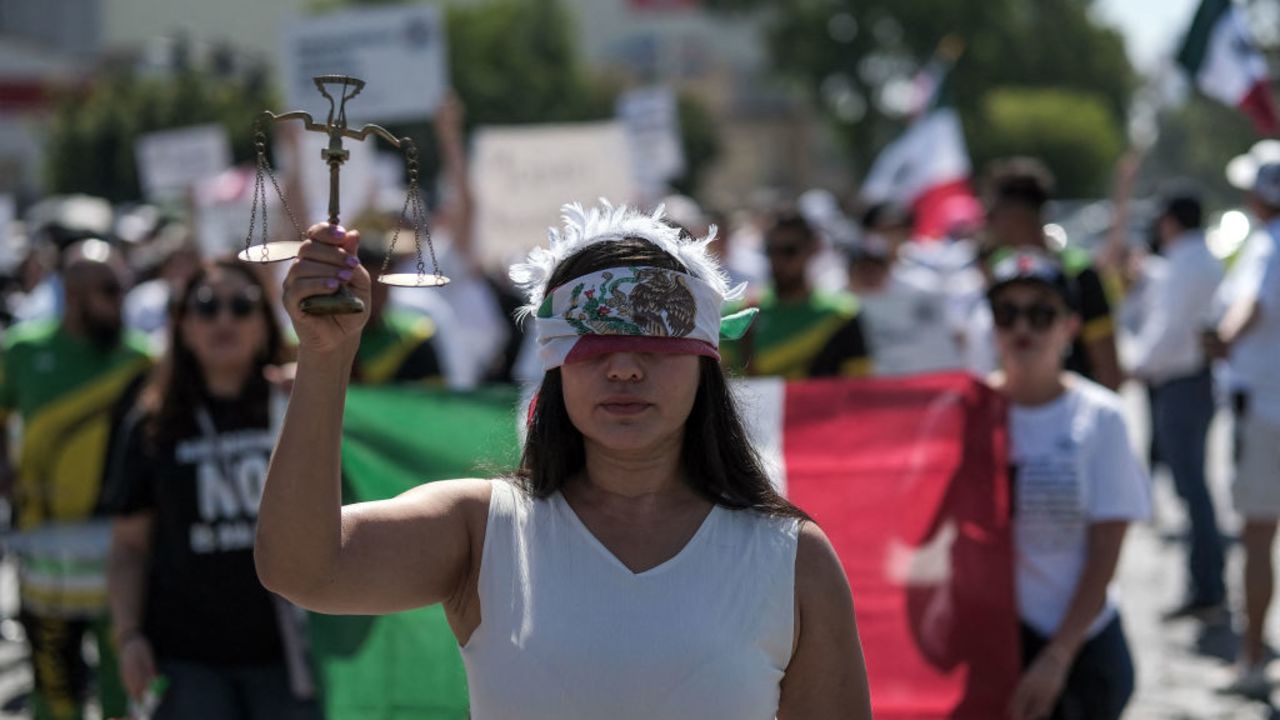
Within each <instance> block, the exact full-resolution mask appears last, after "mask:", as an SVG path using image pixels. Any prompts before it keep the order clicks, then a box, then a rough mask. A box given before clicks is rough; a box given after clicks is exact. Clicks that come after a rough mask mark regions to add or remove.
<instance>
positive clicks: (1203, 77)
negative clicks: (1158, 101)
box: [1178, 0, 1280, 135]
mask: <svg viewBox="0 0 1280 720" xmlns="http://www.w3.org/2000/svg"><path fill="white" fill-rule="evenodd" d="M1178 64H1179V65H1181V66H1182V67H1183V68H1184V69H1185V70H1186V71H1187V73H1188V74H1189V75H1190V76H1191V79H1192V80H1193V81H1194V82H1195V85H1196V87H1197V88H1199V89H1200V91H1201V92H1203V93H1204V94H1205V95H1208V96H1209V97H1211V98H1213V99H1215V100H1218V101H1220V102H1223V103H1226V104H1227V105H1231V106H1233V107H1238V108H1240V110H1241V111H1242V112H1244V113H1245V114H1246V115H1248V116H1249V118H1250V119H1251V120H1253V124H1254V126H1255V127H1257V129H1258V132H1259V133H1262V134H1263V135H1274V134H1275V133H1276V132H1277V130H1280V123H1278V122H1277V117H1276V109H1275V103H1274V101H1273V99H1272V95H1271V80H1270V73H1269V72H1268V69H1267V59H1266V57H1265V56H1263V54H1262V53H1261V52H1260V51H1259V50H1258V46H1257V44H1256V43H1255V42H1254V40H1253V34H1252V33H1251V32H1250V31H1249V24H1248V19H1247V17H1246V16H1245V14H1244V11H1243V10H1242V9H1241V8H1240V7H1238V6H1237V5H1236V4H1235V3H1234V2H1233V0H1202V2H1201V3H1200V7H1199V9H1197V10H1196V14H1195V17H1194V18H1193V19H1192V21H1191V27H1190V28H1189V29H1188V30H1187V35H1186V38H1185V39H1184V40H1183V42H1182V47H1181V49H1180V50H1179V51H1178Z"/></svg>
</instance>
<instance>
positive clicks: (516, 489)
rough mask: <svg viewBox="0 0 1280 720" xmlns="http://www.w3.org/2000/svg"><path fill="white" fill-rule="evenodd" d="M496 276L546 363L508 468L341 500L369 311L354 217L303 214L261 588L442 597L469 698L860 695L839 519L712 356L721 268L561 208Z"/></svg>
mask: <svg viewBox="0 0 1280 720" xmlns="http://www.w3.org/2000/svg"><path fill="white" fill-rule="evenodd" d="M564 213H565V227H564V229H563V230H561V231H553V233H552V240H551V244H550V246H549V247H548V248H539V249H536V250H535V251H534V252H533V253H532V254H531V255H530V258H529V261H528V262H527V263H524V264H522V265H518V266H516V267H515V268H513V271H512V278H513V280H515V281H516V282H517V283H518V284H520V285H521V286H522V287H524V288H525V290H526V291H527V293H528V299H529V304H528V305H527V306H526V310H527V311H528V313H529V314H530V315H531V316H532V318H533V320H532V322H533V323H534V326H535V330H536V332H537V336H538V345H539V357H540V359H541V361H542V365H543V367H544V370H545V375H544V378H543V381H542V385H541V388H540V391H539V394H538V396H537V399H536V401H535V404H534V408H533V410H532V412H531V413H530V418H529V423H528V438H527V440H526V441H525V445H524V455H523V458H522V461H521V466H520V469H519V471H518V472H517V473H516V475H515V477H512V478H507V479H499V480H492V481H488V480H474V479H473V480H454V481H443V482H435V483H430V484H427V485H424V486H420V487H418V488H415V489H413V490H410V491H409V492H407V493H405V494H403V495H401V496H399V497H397V498H395V499H392V500H387V501H380V502H371V503H362V504H358V505H353V506H349V507H345V508H344V507H342V505H341V491H340V483H339V457H340V447H341V442H340V441H341V431H342V415H343V400H344V397H345V391H346V385H347V382H348V378H349V377H350V367H351V363H352V362H353V359H354V357H355V354H356V350H357V347H358V344H359V338H360V329H361V325H362V324H363V322H364V320H365V317H364V316H363V315H346V316H338V317H313V316H308V315H306V314H304V313H302V312H301V311H300V310H299V309H298V301H299V300H301V299H303V298H305V297H310V296H312V295H317V294H322V293H327V292H332V290H333V289H334V288H335V287H337V286H338V285H339V284H341V283H344V282H345V283H347V284H349V286H350V287H351V288H352V290H353V291H354V292H355V293H356V294H357V295H358V296H360V297H362V299H365V300H366V302H367V300H368V296H369V286H370V278H369V274H368V273H367V272H366V271H365V269H364V268H363V267H362V266H361V265H360V264H359V262H358V261H357V260H355V259H354V250H355V247H356V245H357V243H358V240H359V237H358V233H356V232H346V231H344V230H343V229H342V228H340V227H333V226H329V225H324V224H319V225H315V226H313V227H312V228H311V229H310V230H309V231H308V237H309V239H308V241H307V242H306V243H304V244H303V246H302V248H301V251H300V253H301V254H300V256H299V259H298V260H297V261H296V262H295V263H294V265H293V267H292V268H291V269H290V271H289V274H288V276H287V277H286V279H285V300H286V306H287V307H288V309H289V312H290V315H291V317H292V319H293V322H294V323H295V326H296V327H297V330H298V338H299V349H298V370H297V376H296V380H295V383H294V386H293V391H292V394H291V396H290V400H289V408H288V411H287V413H286V417H285V421H284V426H283V429H282V432H281V435H280V440H279V442H278V444H277V446H276V450H275V454H274V456H273V458H272V462H271V467H270V470H269V472H268V477H267V482H266V488H265V491H264V493H263V497H262V504H261V510H260V513H259V522H258V538H257V543H256V545H255V554H256V559H257V567H258V572H259V576H260V577H261V579H262V581H263V584H264V585H266V586H267V587H268V588H269V589H271V590H273V591H275V592H277V593H279V594H281V595H283V596H285V597H287V598H289V599H290V600H292V601H294V602H296V603H298V604H299V605H302V606H304V607H308V608H310V609H312V610H316V611H319V612H326V613H342V614H377V613H388V612H395V611H399V610H405V609H409V608H414V607H420V606H425V605H431V604H435V603H441V604H442V605H443V606H444V612H445V615H446V617H447V619H448V621H449V624H450V626H451V628H452V629H453V632H454V634H455V636H456V638H457V640H458V643H459V644H460V645H461V647H462V656H463V660H464V662H465V664H466V667H467V675H468V678H467V680H468V690H469V694H470V700H471V714H472V716H473V717H477V718H512V717H520V718H528V719H531V720H537V719H539V718H565V717H592V718H598V717H608V718H613V719H614V720H627V719H629V718H636V719H639V718H654V717H662V718H691V719H692V718H708V717H732V718H761V719H762V720H763V719H766V718H774V717H779V718H818V719H821V718H863V719H867V718H870V717H871V711H870V701H869V697H868V690H867V679H866V670H865V666H864V662H863V658H862V650H861V644H860V642H859V639H858V633H857V628H856V623H855V621H854V615H853V604H852V598H851V597H850V591H849V587H848V581H847V580H846V578H845V575H844V571H843V569H842V568H841V565H840V562H839V560H838V559H837V558H836V555H835V553H834V551H833V550H832V548H831V545H830V543H829V541H828V540H827V539H826V536H825V535H824V534H823V533H822V531H821V530H820V529H819V528H818V527H817V526H816V525H814V524H813V523H812V522H810V521H809V520H808V519H807V518H806V516H805V515H804V513H803V512H801V511H800V510H799V509H798V508H796V507H795V506H793V505H791V504H790V503H788V502H787V501H786V500H784V499H783V498H782V497H781V496H779V495H778V494H777V492H776V491H775V490H774V489H773V488H772V486H771V485H770V484H769V481H768V478H767V476H766V475H765V472H764V471H763V470H762V469H761V465H760V462H759V460H758V458H757V457H756V455H755V453H754V451H753V450H752V447H751V445H750V443H749V442H748V440H747V437H746V433H745V431H744V429H743V425H742V421H741V419H740V416H739V414H738V412H737V410H736V409H735V407H734V402H733V399H732V395H731V394H730V393H729V390H728V387H727V384H726V382H725V377H724V374H723V372H722V371H721V369H720V367H719V364H718V351H717V350H718V346H719V342H720V338H721V336H722V334H723V335H725V336H730V337H732V336H736V335H741V333H742V332H744V331H745V329H746V324H747V323H749V321H750V317H751V313H750V312H745V313H741V314H735V315H732V316H729V317H726V318H724V319H723V320H722V318H721V309H722V306H723V304H724V302H725V300H726V299H732V298H734V297H736V295H737V294H739V293H740V292H741V289H740V288H734V289H733V290H730V288H729V287H728V285H727V283H726V282H725V280H724V276H723V274H722V272H721V270H720V268H719V266H718V265H717V264H716V262H715V261H714V260H713V259H712V258H711V257H710V255H709V254H708V253H707V250H706V247H707V244H708V242H709V241H710V239H709V238H708V239H704V240H700V241H694V242H689V241H685V240H682V239H681V238H680V234H679V230H678V229H676V228H673V227H671V226H670V225H668V224H666V223H664V222H663V218H662V216H661V213H655V214H652V215H644V214H640V213H638V212H635V211H633V210H631V209H629V208H626V207H618V208H614V207H611V206H609V205H607V204H605V205H604V206H602V207H600V208H595V209H592V210H590V211H587V210H584V209H583V208H581V207H580V206H566V207H565V208H564Z"/></svg>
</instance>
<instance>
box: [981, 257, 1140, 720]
mask: <svg viewBox="0 0 1280 720" xmlns="http://www.w3.org/2000/svg"><path fill="white" fill-rule="evenodd" d="M992 280H993V282H992V285H991V288H990V290H989V292H988V299H989V302H990V304H991V313H992V317H993V319H994V323H995V327H996V345H997V348H998V353H999V357H1000V370H999V371H997V372H996V373H995V374H994V375H993V376H992V380H991V383H992V385H993V387H995V389H997V390H998V391H1000V392H1002V393H1003V394H1004V395H1005V396H1006V397H1008V399H1009V401H1010V403H1011V407H1010V410H1009V421H1008V422H1009V450H1010V458H1009V459H1010V467H1011V469H1012V473H1013V482H1014V498H1015V505H1014V521H1013V522H1014V529H1013V532H1014V546H1015V548H1016V566H1015V572H1016V579H1017V584H1016V587H1017V602H1018V614H1019V617H1020V619H1021V621H1022V654H1023V663H1024V668H1025V669H1024V671H1023V675H1022V679H1021V681H1020V682H1019V684H1018V687H1017V690H1016V691H1015V692H1014V696H1013V700H1012V704H1011V708H1010V709H1011V715H1012V717H1013V718H1014V720H1042V719H1044V718H1054V719H1055V720H1057V719H1059V718H1089V720H1117V719H1118V718H1119V717H1120V715H1121V713H1122V712H1123V711H1124V707H1125V705H1126V704H1127V703H1128V700H1129V697H1130V695H1132V693H1133V685H1134V671H1133V660H1132V657H1131V656H1130V653H1129V647H1128V643H1127V642H1126V640H1125V636H1124V630H1123V628H1122V626H1121V622H1120V615H1119V611H1118V610H1117V605H1116V598H1115V593H1114V590H1113V588H1112V579H1113V577H1114V576H1115V571H1116V565H1117V562H1118V561H1119V558H1120V549H1121V545H1122V544H1123V542H1124V536H1125V531H1126V530H1127V528H1128V525H1129V523H1130V522H1132V521H1135V520H1143V519H1145V518H1147V517H1148V516H1149V515H1150V513H1151V498H1150V490H1149V483H1148V481H1147V477H1146V474H1145V473H1144V472H1143V470H1142V467H1141V465H1140V464H1139V462H1138V459H1137V457H1136V456H1135V455H1134V452H1133V450H1132V449H1131V448H1130V446H1129V442H1128V439H1127V437H1128V434H1127V432H1126V429H1125V419H1124V412H1123V408H1122V407H1121V403H1120V398H1119V397H1117V396H1116V395H1115V393H1112V392H1111V391H1109V390H1107V389H1106V388H1103V387H1101V386H1100V385H1098V384H1096V383H1094V382H1091V381H1089V380H1087V379H1085V378H1083V377H1081V376H1080V375H1078V374H1075V373H1072V372H1069V371H1066V370H1065V368H1064V365H1063V357H1064V355H1065V353H1066V350H1067V349H1068V348H1069V347H1070V346H1071V340H1072V337H1073V336H1074V335H1075V333H1076V332H1077V331H1078V330H1079V328H1080V317H1079V315H1078V314H1077V311H1076V310H1075V307H1076V305H1075V302H1076V300H1075V297H1074V293H1073V290H1072V288H1071V285H1070V284H1069V282H1068V280H1067V278H1066V276H1065V274H1064V273H1063V271H1062V269H1061V266H1060V265H1059V264H1058V263H1057V262H1055V261H1054V260H1053V259H1052V258H1051V257H1050V256H1048V255H1045V254H1044V253H1040V252H1036V251H1033V250H1019V251H1017V252H1015V253H1013V254H1011V255H1010V256H1008V257H1006V258H1004V259H1003V260H1001V261H1000V262H998V263H997V264H996V265H995V267H994V269H993V271H992Z"/></svg>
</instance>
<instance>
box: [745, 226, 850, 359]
mask: <svg viewBox="0 0 1280 720" xmlns="http://www.w3.org/2000/svg"><path fill="white" fill-rule="evenodd" d="M820 249H821V246H820V242H819V239H818V235H817V233H816V231H815V230H814V229H813V227H812V226H811V225H810V224H809V223H808V221H806V220H805V219H804V217H802V216H801V215H800V214H799V213H798V212H794V211H784V212H781V213H779V214H778V215H777V216H776V217H775V219H774V221H773V225H772V227H770V228H769V230H768V231H767V232H766V233H765V240H764V251H765V254H766V255H767V256H768V258H769V271H770V272H769V274H770V280H771V284H770V287H769V288H768V289H767V290H766V291H765V292H764V293H763V294H762V295H761V296H760V297H757V298H754V299H752V300H751V301H750V302H749V304H750V305H752V306H754V307H756V308H759V310H760V314H759V315H757V316H756V320H755V322H754V323H753V325H752V327H751V329H750V330H749V331H748V332H747V334H746V335H744V336H743V337H742V339H741V340H736V341H727V342H725V343H724V344H723V345H721V346H720V357H721V359H722V362H723V364H724V367H725V368H726V369H727V370H730V371H731V372H735V373H739V374H743V375H774V376H779V377H785V378H789V379H801V378H811V377H833V376H843V377H861V376H865V375H869V374H871V370H872V365H871V359H870V357H869V356H868V353H867V345H866V342H865V340H864V339H863V334H862V326H861V322H860V320H859V317H858V304H857V300H855V299H854V297H853V296H852V295H849V294H848V293H826V292H823V291H820V290H817V289H815V288H814V287H813V285H812V283H810V281H809V265H810V263H811V261H812V260H813V259H814V256H815V255H817V253H818V250H820ZM735 309H736V308H735Z"/></svg>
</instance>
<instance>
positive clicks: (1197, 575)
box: [1124, 191, 1226, 619]
mask: <svg viewBox="0 0 1280 720" xmlns="http://www.w3.org/2000/svg"><path fill="white" fill-rule="evenodd" d="M1202 215H1203V212H1202V210H1201V206H1200V200H1199V199H1198V198H1197V197H1196V196H1195V195H1193V194H1192V193H1190V192H1186V191H1177V192H1174V193H1170V194H1168V195H1167V196H1166V197H1165V198H1163V199H1162V201H1161V204H1160V211H1159V215H1158V216H1157V218H1156V227H1155V233H1156V236H1157V239H1158V243H1159V248H1160V251H1161V254H1162V255H1163V258H1152V260H1153V261H1155V262H1153V263H1152V265H1153V266H1154V267H1152V268H1151V271H1150V272H1149V273H1148V274H1147V282H1148V285H1147V287H1146V288H1145V289H1144V292H1143V294H1142V296H1141V302H1142V304H1143V308H1142V311H1141V312H1140V313H1139V316H1140V319H1139V321H1138V326H1137V328H1136V332H1135V337H1134V341H1133V343H1132V344H1131V345H1130V346H1128V347H1126V350H1127V352H1126V353H1125V357H1124V360H1125V365H1126V366H1127V369H1128V371H1129V373H1130V374H1131V375H1133V376H1134V377H1137V378H1139V379H1141V380H1143V381H1144V382H1146V383H1147V384H1148V386H1149V387H1150V388H1151V403H1152V432H1153V433H1154V436H1155V442H1156V447H1157V448H1159V454H1160V460H1161V461H1163V462H1164V464H1165V465H1166V466H1167V467H1168V468H1169V472H1170V474H1171V475H1172V476H1173V485H1174V488H1175V489H1176V490H1177V492H1178V496H1179V497H1181V498H1182V502H1183V504H1184V505H1185V506H1186V510H1187V518H1188V520H1189V522H1190V547H1189V548H1188V553H1187V579H1188V581H1189V582H1188V587H1187V590H1186V597H1184V598H1183V599H1182V601H1181V604H1180V605H1179V606H1177V607H1176V608H1174V609H1173V610H1171V611H1170V612H1169V613H1168V614H1167V615H1166V619H1176V618H1181V617H1200V618H1202V619H1207V618H1208V617H1209V616H1210V615H1218V614H1220V611H1221V610H1222V607H1223V601H1224V600H1225V598H1226V587H1225V585H1224V583H1223V579H1222V575H1223V545H1222V536H1221V535H1220V534H1219V532H1218V522H1217V515H1216V513H1215V512H1214V508H1213V500H1212V499H1211V498H1210V496H1209V489H1208V486H1207V484H1206V483H1205V444H1206V440H1207V438H1208V435H1209V423H1210V422H1212V420H1213V413H1214V399H1213V380H1212V375H1211V373H1210V370H1209V364H1208V360H1207V358H1206V357H1205V353H1204V348H1203V344H1202V342H1201V336H1202V334H1203V332H1204V329H1205V328H1207V327H1209V323H1210V320H1211V318H1210V317H1209V312H1210V308H1211V306H1212V304H1213V298H1214V294H1215V293H1216V292H1217V290H1218V285H1219V283H1221V282H1222V264H1221V263H1220V262H1219V261H1218V259H1217V258H1216V257H1214V256H1213V253H1211V252H1209V248H1208V247H1207V246H1206V245H1205V238H1204V231H1203V229H1202V222H1203V221H1202Z"/></svg>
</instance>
